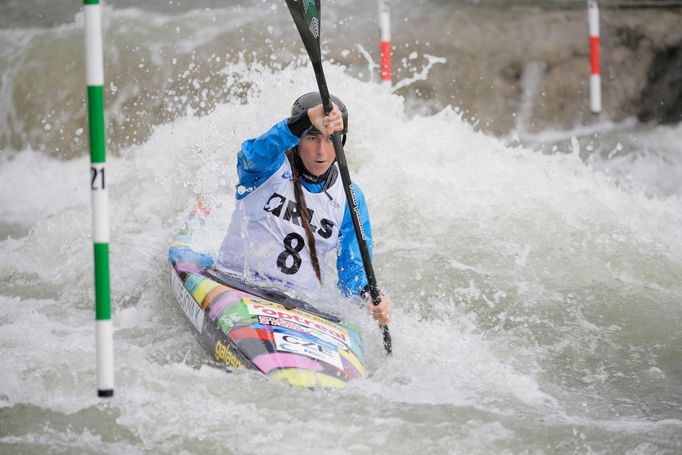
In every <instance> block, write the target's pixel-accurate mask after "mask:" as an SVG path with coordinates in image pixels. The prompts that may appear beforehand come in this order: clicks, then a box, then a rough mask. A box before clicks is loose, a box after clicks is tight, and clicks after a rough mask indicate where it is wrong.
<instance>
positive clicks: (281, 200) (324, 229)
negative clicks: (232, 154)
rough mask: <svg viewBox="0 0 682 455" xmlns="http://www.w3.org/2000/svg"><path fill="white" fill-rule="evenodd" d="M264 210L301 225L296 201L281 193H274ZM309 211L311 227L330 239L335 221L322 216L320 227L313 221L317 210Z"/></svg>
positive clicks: (324, 237) (321, 235)
mask: <svg viewBox="0 0 682 455" xmlns="http://www.w3.org/2000/svg"><path fill="white" fill-rule="evenodd" d="M285 206H286V208H285ZM282 209H284V210H282ZM263 210H265V211H266V212H268V213H271V214H272V215H274V216H276V217H277V218H281V219H283V220H284V221H288V222H290V223H292V224H295V225H296V226H301V214H300V213H299V211H298V206H297V205H296V201H291V200H289V199H287V198H286V197H284V196H282V195H281V194H279V193H272V196H270V199H268V202H267V203H266V204H265V206H264V207H263ZM308 212H309V213H310V228H311V229H312V230H313V232H315V233H316V234H317V235H319V236H320V237H322V238H323V239H328V238H329V237H331V236H332V234H333V232H334V231H333V229H334V222H333V221H331V220H328V219H327V218H322V220H321V221H320V228H319V229H318V227H317V226H315V225H314V224H313V222H312V220H313V215H314V214H315V211H314V210H311V209H308Z"/></svg>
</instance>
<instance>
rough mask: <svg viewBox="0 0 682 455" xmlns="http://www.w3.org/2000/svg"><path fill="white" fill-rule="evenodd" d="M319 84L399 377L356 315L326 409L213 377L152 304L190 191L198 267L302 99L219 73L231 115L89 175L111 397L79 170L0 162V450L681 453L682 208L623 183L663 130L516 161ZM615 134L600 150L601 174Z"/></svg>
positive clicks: (25, 156)
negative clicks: (241, 164) (349, 367)
mask: <svg viewBox="0 0 682 455" xmlns="http://www.w3.org/2000/svg"><path fill="white" fill-rule="evenodd" d="M326 69H327V78H328V80H329V84H330V86H331V87H332V91H333V92H335V93H338V94H340V95H341V96H342V97H343V99H344V101H345V103H346V104H347V106H348V108H349V111H350V121H349V125H350V131H351V132H350V134H349V140H348V143H347V145H346V150H347V156H348V160H349V165H350V170H351V174H352V176H353V179H354V180H355V181H357V182H358V183H359V184H360V185H361V186H362V188H363V191H364V193H365V194H366V196H367V200H368V205H369V208H370V212H371V214H372V222H373V229H374V237H375V242H376V243H375V253H374V254H375V269H376V273H377V276H378V280H379V283H380V285H381V286H382V288H384V289H385V290H386V291H387V292H388V293H390V294H391V295H392V296H393V299H394V300H395V302H396V308H395V315H394V321H393V323H392V324H391V332H392V335H393V342H394V352H395V353H394V356H393V357H391V358H390V359H387V358H385V357H384V356H383V354H382V349H381V343H380V336H379V333H378V330H377V329H376V327H375V326H374V324H372V322H371V321H369V319H368V317H367V316H366V315H364V314H351V313H350V312H349V311H348V310H347V309H341V312H342V313H344V314H346V315H348V316H349V317H351V318H353V319H355V320H356V322H358V323H359V324H360V325H361V327H362V332H363V333H362V334H363V338H364V340H365V344H366V347H367V349H366V350H367V353H368V355H369V368H370V373H369V377H368V378H367V379H365V380H362V381H357V382H355V383H352V384H350V385H349V387H348V388H346V389H344V390H342V391H340V392H335V393H321V392H314V391H307V390H295V389H291V388H287V387H283V386H279V385H274V384H270V383H267V382H264V381H263V380H262V379H260V378H259V377H257V376H256V375H253V374H250V373H237V374H228V373H225V372H224V371H222V370H220V369H217V368H215V367H214V366H212V365H211V363H210V360H209V356H208V355H207V354H206V353H205V352H203V350H202V349H201V347H200V346H199V345H198V343H197V342H196V340H195V339H194V338H193V336H192V334H191V330H190V327H189V326H188V324H187V322H186V321H185V319H184V316H183V314H182V311H181V310H180V309H179V307H178V306H177V304H176V303H175V301H174V298H173V296H172V293H171V291H170V286H169V280H168V272H167V264H166V261H167V259H166V253H167V247H168V244H169V242H170V240H171V239H172V237H173V235H174V234H175V233H176V232H177V231H178V230H179V229H180V228H181V226H182V223H183V221H184V218H185V216H186V214H187V212H188V211H189V209H190V208H191V207H192V204H193V203H194V200H195V198H196V197H197V196H198V195H199V194H209V195H210V198H211V201H212V203H213V206H214V210H213V213H212V216H211V217H209V219H208V220H207V221H206V223H205V226H203V229H202V230H201V234H200V235H199V236H198V238H197V247H198V248H201V249H204V250H207V251H210V250H211V249H212V248H213V249H214V248H217V246H218V245H219V243H220V241H221V240H222V236H223V235H224V232H225V229H226V227H227V223H228V221H229V216H230V215H231V213H232V210H233V202H232V201H233V199H232V198H233V194H234V185H235V183H236V172H235V158H236V152H237V151H238V149H239V146H240V143H241V142H242V141H243V140H244V139H245V138H248V137H251V136H254V135H257V134H259V133H260V132H261V131H262V130H264V129H265V128H267V127H269V125H271V124H273V123H275V122H277V121H278V120H280V119H281V118H282V117H284V116H285V115H286V113H287V111H288V108H289V105H290V103H291V100H292V99H294V98H295V97H296V96H297V95H298V94H299V93H300V92H301V91H303V90H306V89H307V88H309V87H312V86H314V78H313V76H312V74H313V72H312V70H311V68H309V67H307V66H305V65H300V64H298V65H297V64H294V65H293V66H290V67H285V68H283V69H281V70H271V69H268V68H266V67H263V66H261V65H259V64H257V63H245V62H243V63H235V64H228V65H226V66H225V68H224V71H225V72H226V73H227V74H237V73H238V74H240V75H242V77H243V78H244V79H247V80H251V81H253V84H252V85H251V87H250V88H249V89H248V90H247V91H246V101H245V102H234V103H226V104H220V105H218V106H217V107H216V108H215V110H213V111H211V112H210V113H208V114H206V115H202V116H197V115H193V114H191V113H190V114H189V115H186V116H182V117H180V118H178V119H177V120H174V121H171V122H169V123H166V124H161V125H158V126H157V127H155V129H154V131H153V133H152V134H151V137H150V138H149V139H148V140H147V141H145V142H144V143H141V144H139V145H134V146H131V147H128V148H126V149H124V150H122V151H121V153H120V154H119V155H118V156H111V157H110V158H109V160H108V163H109V164H108V165H109V168H110V173H109V175H110V176H111V183H110V185H111V186H110V198H111V201H110V220H111V276H112V279H111V281H112V305H113V322H114V327H115V333H114V341H115V362H116V373H115V380H116V392H115V393H116V395H115V397H114V398H113V399H112V400H109V401H100V400H98V399H97V398H95V371H94V368H95V357H94V329H95V325H94V307H93V302H92V294H93V290H92V251H91V221H90V206H89V191H88V188H89V187H88V178H89V173H88V167H89V163H88V160H87V157H85V156H81V157H77V158H73V159H69V160H59V159H55V158H51V157H50V156H49V154H45V153H40V152H35V151H30V150H24V151H21V152H18V153H3V156H2V157H1V158H0V215H1V216H0V219H2V224H1V226H2V228H3V238H2V240H0V258H1V261H0V277H2V279H1V280H0V320H2V327H1V328H0V346H2V348H1V349H2V356H3V359H4V363H5V367H4V368H3V369H2V372H1V373H0V384H2V385H1V387H0V420H1V421H2V425H1V427H2V430H1V431H0V445H1V446H2V447H3V449H4V450H10V451H12V450H22V451H24V452H34V451H35V452H37V451H44V449H45V448H48V447H49V448H52V449H54V450H56V451H58V452H69V451H72V450H75V451H81V452H83V451H84V452H106V453H141V452H149V451H151V452H182V451H187V452H191V453H197V452H216V451H219V450H221V451H228V452H232V453H254V452H265V453H291V452H294V451H295V452H297V453H320V452H321V451H323V452H325V453H379V452H382V453H389V452H390V453H414V452H416V451H422V452H424V453H503V452H505V451H508V452H511V453H518V452H537V453H562V452H563V453H672V452H675V451H678V450H680V446H681V444H682V438H680V434H682V431H681V430H682V413H681V412H680V409H681V406H680V405H681V404H682V371H681V370H680V362H679V359H680V346H682V334H681V333H680V329H679V327H680V322H681V321H680V318H681V316H682V309H681V308H680V305H679V303H680V301H681V300H682V288H681V285H680V283H681V281H680V277H682V248H680V246H681V245H682V233H681V231H680V229H679V226H680V225H682V200H681V199H680V192H679V191H678V189H679V187H674V186H671V185H668V184H666V183H665V182H666V181H667V180H668V179H670V180H674V178H676V177H677V176H679V174H676V173H678V172H679V169H680V168H679V167H676V166H675V165H671V166H668V168H667V170H668V172H669V173H670V175H668V176H666V175H661V178H660V179H657V180H654V179H647V178H642V179H639V180H637V178H636V175H637V169H638V167H637V164H638V160H637V159H634V158H633V157H635V156H641V157H644V158H641V159H646V158H648V159H649V160H650V162H652V163H657V162H658V161H657V158H656V157H657V156H658V154H660V153H661V152H662V151H667V152H666V156H667V157H668V158H666V159H667V160H669V162H673V163H679V159H680V156H681V155H682V151H681V150H680V148H679V145H678V144H679V143H680V138H682V130H680V128H679V127H676V128H675V127H672V128H660V127H659V128H657V129H655V130H653V131H650V132H646V131H645V132H643V133H641V134H640V135H639V136H637V138H639V139H633V141H634V142H633V143H635V144H637V143H638V142H637V141H639V143H642V144H644V146H643V147H642V148H640V149H631V148H629V147H630V146H631V145H630V144H628V143H627V142H626V141H625V139H623V138H622V137H634V136H632V135H629V133H628V134H622V133H618V128H617V127H613V128H609V127H606V130H607V131H605V132H594V131H592V132H589V133H588V134H586V135H584V136H580V135H579V134H577V135H573V136H571V137H568V138H564V139H562V138H552V140H553V141H554V143H555V145H556V147H555V148H554V149H551V148H550V149H549V150H546V149H545V150H543V149H542V148H535V149H534V148H533V146H532V144H530V142H532V141H530V142H527V143H524V144H522V143H521V142H522V141H520V140H519V139H518V138H507V139H504V138H502V139H500V138H495V137H492V136H487V135H485V134H482V133H480V132H477V131H476V130H475V128H474V127H473V126H472V125H471V124H469V123H467V122H466V121H464V120H463V119H462V117H461V115H460V114H459V113H458V112H457V111H456V110H454V109H451V108H446V109H445V110H443V111H441V112H438V113H437V114H435V115H427V116H411V115H408V114H406V110H405V100H404V99H403V98H401V97H399V96H397V95H394V94H392V93H391V92H390V90H387V89H385V88H382V87H380V86H378V85H377V84H375V83H372V82H366V81H361V80H358V79H356V78H353V77H351V76H349V75H347V74H345V73H344V70H343V68H342V67H340V66H335V65H328V66H327V67H326ZM618 134H621V139H619V140H620V141H621V142H623V143H626V145H625V146H624V145H622V144H621V150H618V151H617V153H614V154H613V155H612V156H611V157H610V158H609V156H608V153H604V154H602V153H597V152H599V150H601V149H600V147H601V148H604V149H608V150H606V151H607V152H608V151H609V150H611V145H612V144H610V143H611V142H612V141H613V139H602V138H603V137H605V138H612V136H613V135H618ZM642 138H644V139H642ZM647 138H649V139H647ZM666 138H668V139H666ZM540 139H541V138H540ZM535 140H539V139H538V138H535ZM546 142H547V141H546ZM602 142H604V144H602ZM590 144H592V151H593V152H594V153H591V154H589V153H588V154H587V155H586V153H587V148H588V146H589V145H590ZM595 150H596V151H595ZM674 153H676V154H677V155H674ZM588 155H591V156H594V157H595V158H594V159H589V157H588ZM628 160H629V162H628ZM628 163H629V164H628ZM609 166H613V167H612V168H611V167H609ZM628 169H629V172H630V173H632V174H633V175H635V177H633V178H631V179H630V184H627V179H625V178H624V177H623V176H627V175H628ZM665 169H666V168H663V167H659V170H660V171H664V170H665ZM633 180H636V182H635V183H636V184H633V183H632V181H633ZM659 183H660V184H661V186H660V187H658V186H656V185H657V184H659ZM671 188H672V189H671ZM330 282H333V280H330Z"/></svg>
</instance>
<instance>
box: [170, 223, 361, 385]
mask: <svg viewBox="0 0 682 455" xmlns="http://www.w3.org/2000/svg"><path fill="white" fill-rule="evenodd" d="M190 241H191V230H190V229H189V228H188V227H187V228H185V229H184V230H183V231H182V232H181V233H179V234H178V235H177V236H176V238H175V239H174V241H173V242H172V244H171V246H170V248H169V251H168V258H169V263H170V272H171V285H172V289H173V292H174V294H175V296H176V299H177V301H178V303H179V304H180V307H181V308H182V309H183V311H184V313H185V315H186V316H187V319H188V320H189V321H190V322H191V324H192V326H193V327H194V330H195V331H196V333H197V334H198V337H199V340H200V341H201V343H202V345H203V346H204V347H205V348H206V349H207V350H208V351H209V353H211V355H212V356H213V358H214V359H215V360H216V361H217V362H220V363H222V364H224V365H225V366H226V367H229V368H248V369H253V370H258V371H260V372H262V373H263V374H264V375H266V376H267V377H268V378H269V379H271V380H274V381H277V382H282V383H286V384H289V385H292V386H297V387H307V388H341V387H343V386H345V385H346V383H347V382H348V381H350V380H351V379H355V378H359V377H363V376H364V375H365V358H364V353H363V348H362V341H361V339H360V337H359V335H358V331H357V329H356V328H355V327H354V326H352V325H350V324H347V323H343V322H341V321H340V320H339V319H338V318H337V317H335V316H333V315H330V314H327V313H324V312H321V311H318V310H317V309H315V308H314V307H313V306H311V305H310V304H308V303H305V302H303V301H301V300H297V299H293V298H291V297H289V296H287V295H285V294H283V293H282V292H280V291H278V290H275V289H269V288H262V287H257V286H254V285H252V284H248V283H246V282H244V281H243V280H242V279H241V278H240V277H238V276H235V275H232V274H229V273H226V272H225V271H222V270H219V269H217V268H216V267H214V266H213V260H212V258H211V257H209V256H207V255H204V254H201V253H198V252H195V251H193V250H192V249H191V248H190V247H189V243H190Z"/></svg>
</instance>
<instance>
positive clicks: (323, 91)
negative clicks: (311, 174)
mask: <svg viewBox="0 0 682 455" xmlns="http://www.w3.org/2000/svg"><path fill="white" fill-rule="evenodd" d="M286 2H287V6H288V7H289V11H290V12H291V16H292V17H293V18H294V23H295V24H296V28H297V29H298V33H299V34H300V35H301V39H302V40H303V45H304V46H305V49H306V51H307V52H308V56H309V57H310V60H311V61H312V63H313V69H314V70H315V79H316V80H317V87H318V89H319V92H320V96H321V97H322V105H323V106H324V111H325V113H327V114H329V113H330V112H331V110H332V107H333V106H332V102H331V100H330V99H329V89H328V88H327V81H326V79H325V77H324V71H323V70H322V56H321V54H320V0H286ZM332 143H333V145H334V151H335V152H336V160H337V162H338V165H339V171H340V173H341V181H342V182H343V189H344V191H345V192H346V199H347V200H348V203H349V204H350V214H351V218H352V220H353V227H355V235H356V236H357V239H358V245H359V246H360V255H361V256H362V263H363V265H364V267H365V274H366V275H367V282H368V283H369V294H370V296H371V297H372V303H373V304H374V305H378V304H379V303H380V302H381V295H380V292H379V288H378V286H377V280H376V277H375V276H374V268H373V267H372V260H371V258H370V257H369V249H368V248H367V237H366V236H365V232H364V229H363V228H362V224H361V223H360V217H359V213H360V209H359V208H358V201H357V199H356V197H355V192H354V191H353V187H352V185H351V180H350V173H349V172H348V164H347V162H346V154H345V153H344V151H343V144H341V138H340V137H339V135H338V134H337V133H334V134H333V135H332ZM379 327H381V331H382V333H383V338H384V348H385V349H386V353H387V354H391V351H392V348H391V334H390V332H389V331H388V326H385V325H380V326H379Z"/></svg>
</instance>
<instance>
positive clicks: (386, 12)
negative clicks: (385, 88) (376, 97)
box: [379, 0, 391, 85]
mask: <svg viewBox="0 0 682 455" xmlns="http://www.w3.org/2000/svg"><path fill="white" fill-rule="evenodd" d="M379 29H380V30H381V44H380V45H379V50H380V51H381V82H382V83H384V84H389V85H390V84H391V8H390V7H389V6H388V0H379Z"/></svg>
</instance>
